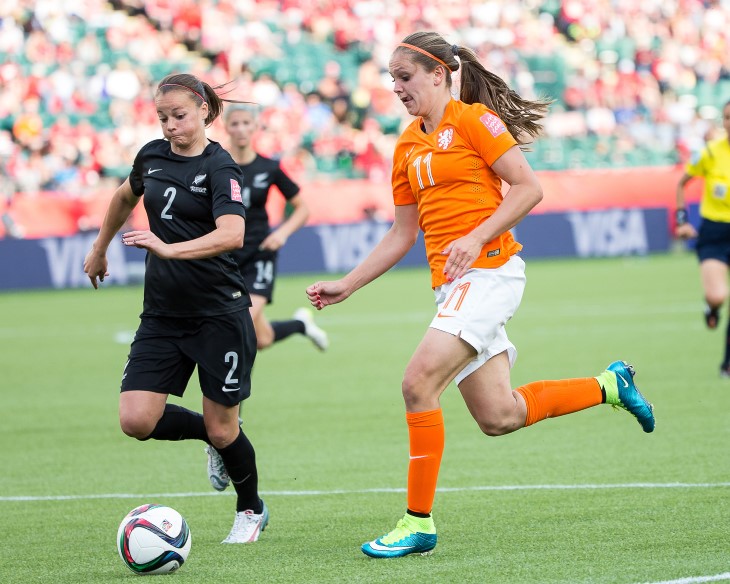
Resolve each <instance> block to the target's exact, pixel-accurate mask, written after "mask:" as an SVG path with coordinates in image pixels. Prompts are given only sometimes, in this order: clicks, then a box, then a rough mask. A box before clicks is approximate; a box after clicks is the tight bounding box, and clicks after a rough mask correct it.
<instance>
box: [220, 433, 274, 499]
mask: <svg viewBox="0 0 730 584" xmlns="http://www.w3.org/2000/svg"><path fill="white" fill-rule="evenodd" d="M216 450H218V454H220V455H221V458H222V459H223V463H224V464H225V465H226V471H227V472H228V476H229V477H231V483H233V486H234V488H235V489H236V494H237V495H238V500H237V501H236V511H246V509H251V510H252V511H253V512H254V513H261V512H262V511H263V508H264V504H263V503H262V502H261V499H259V475H258V471H257V470H256V452H254V449H253V445H252V444H251V442H249V439H248V438H247V437H246V435H245V434H244V433H243V430H239V433H238V437H237V438H236V439H235V440H234V441H233V442H232V443H231V444H229V445H228V446H226V447H225V448H222V449H218V448H217V449H216Z"/></svg>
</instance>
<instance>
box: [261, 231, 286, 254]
mask: <svg viewBox="0 0 730 584" xmlns="http://www.w3.org/2000/svg"><path fill="white" fill-rule="evenodd" d="M285 243H286V237H285V236H284V235H282V234H281V233H279V232H278V231H272V232H271V233H269V235H268V236H267V237H266V239H264V240H263V241H262V242H261V245H259V249H265V250H268V251H276V250H278V249H280V248H281V247H283V246H284V244H285Z"/></svg>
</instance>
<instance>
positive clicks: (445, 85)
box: [307, 32, 654, 558]
mask: <svg viewBox="0 0 730 584" xmlns="http://www.w3.org/2000/svg"><path fill="white" fill-rule="evenodd" d="M457 70H459V71H460V74H461V82H460V87H459V93H460V100H456V99H454V98H452V95H451V85H452V79H451V74H452V72H454V71H457ZM390 74H391V76H392V77H393V81H394V87H393V90H394V91H395V93H396V95H397V96H398V97H399V99H400V100H401V102H402V103H403V105H404V106H405V108H406V110H407V111H408V113H409V114H411V115H412V116H414V117H415V119H414V120H413V122H412V123H411V124H410V125H409V126H408V127H407V128H406V129H405V131H404V132H403V134H402V135H401V137H400V138H399V140H398V143H397V145H396V148H395V152H394V157H393V176H392V184H393V199H394V202H395V221H394V223H393V225H392V227H391V229H390V230H389V231H388V233H387V234H386V235H385V237H384V238H383V239H382V241H381V242H380V243H379V244H378V245H377V246H376V247H375V248H374V249H373V251H372V252H371V253H370V255H369V256H368V257H367V258H366V259H365V260H363V262H362V263H361V264H360V265H359V266H357V267H356V268H354V269H353V270H352V271H351V272H350V273H349V274H347V275H346V276H344V277H343V278H341V279H340V280H336V281H325V282H317V283H315V284H313V285H311V286H310V287H309V288H307V295H308V297H309V300H310V302H311V303H312V305H313V306H315V307H316V308H317V309H320V310H321V309H322V308H324V307H325V306H328V305H330V304H335V303H337V302H341V301H343V300H345V299H346V298H348V297H349V296H350V295H351V294H352V293H353V292H355V291H356V290H358V289H359V288H361V287H363V286H364V285H366V284H368V283H369V282H371V281H373V280H374V279H375V278H377V277H379V276H380V275H382V274H383V273H385V272H386V271H387V270H389V269H390V268H391V267H393V266H394V265H395V264H396V263H397V262H398V261H399V260H400V259H401V258H402V257H403V256H404V255H405V254H406V253H407V252H408V250H409V249H410V248H411V247H412V246H413V244H414V243H415V241H416V237H417V235H418V230H419V228H420V229H422V230H423V232H424V236H425V242H426V255H427V257H428V263H429V265H430V267H431V285H432V287H433V289H434V292H435V296H436V314H435V316H434V318H433V320H432V321H431V323H430V325H429V327H428V329H427V330H426V333H425V335H424V337H423V340H422V341H421V343H420V344H419V346H418V347H417V348H416V351H415V353H414V354H413V357H412V358H411V360H410V362H409V363H408V365H407V367H406V370H405V374H404V377H403V384H402V392H403V397H404V399H405V406H406V422H407V424H408V432H409V446H410V461H409V466H408V489H407V504H408V506H407V510H406V514H405V516H404V517H403V518H402V519H401V520H399V521H398V523H397V525H396V527H395V529H393V530H392V531H390V532H389V533H387V534H386V535H384V536H382V537H380V538H377V539H375V540H373V541H370V542H367V543H365V544H363V546H362V551H363V552H364V553H365V554H367V555H368V556H372V557H377V558H389V557H399V556H405V555H407V554H411V553H429V552H430V551H431V550H433V548H434V547H435V546H436V539H437V538H436V529H435V526H434V522H433V518H432V517H431V509H432V506H433V500H434V495H435V493H436V482H437V478H438V472H439V466H440V463H441V455H442V453H443V449H444V422H443V416H442V413H441V406H440V403H439V398H440V396H441V394H442V393H443V391H444V390H445V389H446V387H447V386H448V385H449V383H450V382H451V381H452V380H453V381H455V382H456V384H457V385H458V387H459V390H460V392H461V394H462V396H463V398H464V401H465V402H466V405H467V407H468V408H469V411H470V413H471V414H472V416H473V417H474V419H475V420H476V422H477V424H478V425H479V428H480V429H481V430H482V432H484V433H485V434H487V435H490V436H499V435H502V434H507V433H509V432H514V431H515V430H518V429H520V428H522V427H524V426H528V425H530V424H534V423H535V422H538V421H540V420H544V419H545V418H548V417H556V416H560V415H564V414H568V413H572V412H576V411H579V410H583V409H586V408H588V407H591V406H594V405H598V404H600V403H609V404H614V405H617V406H620V407H622V408H624V409H625V410H627V411H629V412H630V413H632V414H633V415H634V416H635V417H636V418H637V419H638V421H639V423H640V424H641V426H642V428H643V429H644V431H645V432H651V431H652V430H653V429H654V416H653V413H652V406H651V404H650V403H649V402H648V401H646V399H644V397H643V396H642V395H641V394H640V393H639V391H638V389H637V388H636V386H635V385H634V382H633V375H634V369H633V367H631V366H630V365H628V364H627V363H625V362H623V361H616V362H614V363H612V364H611V365H609V367H608V368H607V369H606V370H605V371H604V372H603V373H601V374H600V375H598V376H596V377H585V378H578V379H567V380H559V381H537V382H533V383H529V384H527V385H525V386H522V387H518V388H517V389H516V390H513V389H512V386H511V383H510V369H511V367H512V365H513V364H514V361H515V358H516V356H517V351H516V349H515V347H514V345H513V344H512V343H511V342H510V341H509V339H508V337H507V333H506V330H505V323H506V322H507V321H508V320H509V319H510V318H511V317H512V315H513V314H514V313H515V311H516V310H517V307H518V306H519V304H520V300H521V299H522V293H523V290H524V285H525V270H524V266H525V264H524V262H523V261H522V259H521V258H520V257H519V256H518V255H516V254H517V252H519V251H520V249H521V247H522V246H521V245H520V244H519V243H517V242H516V241H515V240H514V239H513V237H512V235H511V233H510V231H509V230H510V229H511V228H512V227H514V226H515V225H517V224H518V223H519V222H520V220H521V219H522V218H523V217H525V216H526V215H527V213H529V211H530V210H531V209H532V208H533V207H534V206H535V205H537V203H539V202H540V200H541V198H542V190H541V187H540V184H539V183H538V181H537V178H536V177H535V174H534V173H533V171H532V169H531V168H530V165H529V164H528V163H527V161H526V160H525V158H524V156H523V154H522V151H521V149H520V146H521V145H522V144H523V143H525V142H528V141H530V140H531V139H533V138H534V137H536V136H537V135H538V134H539V132H540V125H539V121H540V119H541V118H542V117H543V115H544V114H545V112H546V110H547V106H548V103H549V102H546V101H527V100H525V99H522V98H521V97H520V96H519V95H518V94H517V93H515V92H514V91H512V90H511V89H510V88H509V87H508V86H507V85H506V84H505V83H504V81H502V79H500V78H499V77H497V76H496V75H494V74H493V73H490V72H489V71H487V70H486V69H485V68H484V67H483V66H482V65H481V64H480V63H479V61H478V59H477V56H476V54H475V53H474V52H473V51H472V50H471V49H468V48H466V47H459V46H457V45H451V44H449V43H448V42H447V41H446V40H444V39H443V38H442V37H441V36H440V35H438V34H436V33H433V32H418V33H414V34H411V35H409V36H408V37H406V38H405V39H404V40H403V42H402V43H400V44H399V45H398V46H397V47H396V49H395V51H394V52H393V54H392V56H391V59H390ZM502 181H504V182H505V183H506V184H507V185H508V186H509V189H508V190H507V192H506V193H505V195H504V196H503V195H502Z"/></svg>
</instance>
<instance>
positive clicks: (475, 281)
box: [429, 255, 526, 385]
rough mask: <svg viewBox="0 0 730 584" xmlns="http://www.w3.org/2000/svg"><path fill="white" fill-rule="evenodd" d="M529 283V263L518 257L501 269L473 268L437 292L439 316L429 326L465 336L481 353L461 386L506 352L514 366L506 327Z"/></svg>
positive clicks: (461, 376) (465, 372) (459, 376)
mask: <svg viewBox="0 0 730 584" xmlns="http://www.w3.org/2000/svg"><path fill="white" fill-rule="evenodd" d="M525 281H526V278H525V262H524V261H523V260H522V258H521V257H519V256H516V255H515V256H512V257H511V258H510V259H509V261H508V262H507V263H506V264H504V265H502V266H500V267H498V268H488V269H486V268H472V269H471V270H469V271H468V272H467V273H466V274H465V275H464V276H462V277H461V278H459V279H458V280H456V281H454V282H451V283H448V284H443V285H441V286H439V287H438V288H436V289H435V290H434V294H435V296H436V316H434V317H433V320H432V321H431V324H430V325H429V327H430V328H434V329H437V330H440V331H444V332H446V333H450V334H452V335H454V336H457V337H461V338H462V339H463V340H464V341H465V342H467V343H469V344H470V345H471V346H472V347H474V349H475V350H476V352H477V355H476V357H474V359H473V360H472V361H470V362H469V363H468V364H467V366H466V367H464V369H462V370H461V371H460V372H459V373H458V374H457V375H456V378H455V381H456V384H457V385H458V384H459V383H461V381H462V380H464V379H465V378H466V377H467V376H469V375H471V374H472V373H474V371H476V370H477V369H479V367H481V366H482V365H484V363H486V362H487V361H489V359H491V358H492V357H494V356H495V355H499V354H500V353H502V352H504V351H507V355H508V357H509V365H510V367H512V366H513V365H514V363H515V361H516V360H517V349H516V348H515V346H514V345H513V344H512V343H511V342H510V340H509V338H508V337H507V331H506V330H505V325H506V324H507V321H508V320H509V319H510V318H512V316H513V315H514V313H515V312H516V311H517V308H518V307H519V305H520V302H521V301H522V294H523V293H524V291H525Z"/></svg>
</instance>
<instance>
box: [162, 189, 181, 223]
mask: <svg viewBox="0 0 730 584" xmlns="http://www.w3.org/2000/svg"><path fill="white" fill-rule="evenodd" d="M176 194H177V191H176V190H175V188H174V187H168V189H167V190H166V191H165V197H168V196H169V197H170V200H169V201H167V205H165V208H164V209H163V210H162V213H160V217H161V218H162V219H172V215H170V213H168V211H169V210H170V207H172V202H173V201H174V200H175V195H176Z"/></svg>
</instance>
